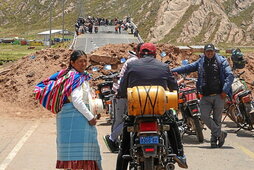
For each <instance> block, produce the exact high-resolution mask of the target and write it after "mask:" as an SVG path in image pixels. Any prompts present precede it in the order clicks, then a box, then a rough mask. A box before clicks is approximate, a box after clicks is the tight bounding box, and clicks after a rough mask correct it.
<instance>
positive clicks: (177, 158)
mask: <svg viewBox="0 0 254 170" xmlns="http://www.w3.org/2000/svg"><path fill="white" fill-rule="evenodd" d="M174 160H175V161H176V162H177V164H178V166H179V167H181V168H185V169H187V168H188V165H187V161H186V157H185V156H175V157H174Z"/></svg>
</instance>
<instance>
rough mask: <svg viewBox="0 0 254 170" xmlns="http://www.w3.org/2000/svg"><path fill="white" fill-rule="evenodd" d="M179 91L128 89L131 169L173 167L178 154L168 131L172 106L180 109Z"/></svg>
mask: <svg viewBox="0 0 254 170" xmlns="http://www.w3.org/2000/svg"><path fill="white" fill-rule="evenodd" d="M177 107H178V100H177V92H176V91H174V92H167V91H165V90H164V88H163V87H161V86H135V87H133V88H128V116H127V118H126V121H125V122H127V131H128V132H129V134H130V155H124V156H123V158H124V159H130V160H131V161H130V165H129V168H130V170H173V169H175V166H174V163H175V157H176V155H175V154H173V152H172V148H171V146H170V142H169V140H168V135H167V131H169V129H170V125H169V124H167V123H166V122H167V121H168V120H169V119H171V116H172V114H171V112H166V110H169V109H170V108H177Z"/></svg>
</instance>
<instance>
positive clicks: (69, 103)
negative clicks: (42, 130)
mask: <svg viewBox="0 0 254 170" xmlns="http://www.w3.org/2000/svg"><path fill="white" fill-rule="evenodd" d="M87 62H88V58H87V55H86V54H85V53H84V52H83V51H80V50H75V51H73V52H72V54H71V56H70V65H69V67H68V68H67V69H65V70H63V71H62V73H63V74H61V75H58V74H57V76H54V78H53V79H52V81H55V82H58V83H59V82H60V80H61V81H64V82H65V83H64V85H66V86H65V87H62V86H57V87H61V88H63V89H67V93H66V95H65V96H64V97H62V98H61V99H63V104H62V105H61V111H60V112H59V113H57V165H56V168H58V169H91V170H99V169H102V167H101V155H100V148H99V144H98V141H97V130H96V127H95V125H96V118H95V116H94V115H93V113H91V111H90V108H89V99H90V97H89V94H90V92H89V90H90V88H89V83H88V80H89V76H88V74H87V73H86V71H85V70H86V66H87ZM190 72H198V81H197V89H198V92H199V93H200V94H201V95H202V98H201V100H200V109H201V119H202V120H203V121H204V123H205V125H206V126H207V127H208V128H209V129H210V130H211V140H210V145H211V147H212V148H218V147H222V146H223V145H224V143H225V139H226V137H227V133H226V132H224V131H222V128H221V119H222V112H223V108H224V102H225V98H226V96H227V95H228V96H232V90H231V84H232V82H233V79H234V76H233V73H232V71H231V68H230V66H229V63H228V61H227V59H226V58H225V57H223V56H221V55H219V54H218V53H216V49H215V47H214V45H213V44H207V45H205V46H204V54H201V55H200V58H199V59H198V60H197V61H195V62H193V63H190V64H187V65H184V66H181V67H177V68H173V69H170V68H169V67H168V65H167V64H165V63H162V62H160V61H158V60H157V59H156V46H155V45H154V44H152V43H141V44H138V45H137V46H136V47H135V49H134V51H130V52H129V58H128V60H127V62H125V63H124V65H123V67H122V69H121V72H120V76H119V78H120V80H121V81H120V84H115V85H114V90H115V91H116V96H117V101H116V103H117V104H116V105H117V108H118V109H117V110H116V113H115V120H114V124H113V131H112V134H111V135H106V136H104V141H105V143H106V144H107V146H108V148H109V149H110V151H112V152H115V151H118V147H117V145H116V143H115V141H116V139H117V137H118V136H119V135H120V134H122V141H121V144H120V149H119V153H118V158H117V164H116V169H117V170H127V166H128V160H124V159H123V158H122V156H123V155H124V154H128V152H129V147H130V144H129V140H130V139H129V135H128V132H127V127H125V125H124V122H123V119H122V118H123V116H124V114H126V112H127V100H126V97H127V88H129V87H134V86H144V85H158V86H162V87H163V88H164V89H167V90H178V85H177V82H176V79H175V77H174V74H177V73H178V74H183V73H190ZM69 75H74V78H69V79H68V76H69ZM87 76H88V77H87ZM62 77H67V78H66V79H61V78H62ZM84 77H85V78H84ZM75 78H77V80H78V81H75V80H76V79H75ZM57 80H58V81H57ZM81 80H82V81H81ZM66 82H68V83H66ZM77 82H79V83H77ZM56 84H57V83H53V84H52V85H51V86H53V87H54V86H55V85H56ZM211 115H212V116H211ZM170 127H171V128H170V130H169V131H168V139H169V141H170V143H171V145H172V149H173V153H174V154H176V158H175V161H176V162H177V163H178V165H179V166H180V167H182V168H188V165H187V161H186V156H185V154H184V149H183V145H182V142H181V136H180V133H179V129H178V125H177V123H176V121H171V122H170Z"/></svg>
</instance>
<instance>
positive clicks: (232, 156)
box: [0, 117, 254, 170]
mask: <svg viewBox="0 0 254 170" xmlns="http://www.w3.org/2000/svg"><path fill="white" fill-rule="evenodd" d="M105 122H106V121H105V119H102V120H100V121H99V122H98V125H97V129H98V132H99V133H98V140H99V143H100V148H101V154H102V158H103V161H102V165H103V168H104V170H114V168H115V162H116V157H117V155H116V154H112V153H109V152H108V150H107V148H106V146H105V144H104V143H103V140H102V136H103V135H105V134H107V133H109V131H110V126H108V125H105ZM0 126H1V128H0V137H1V138H0V139H1V140H0V170H4V169H6V170H15V169H19V170H46V169H47V170H54V169H55V168H54V167H55V161H56V143H55V141H56V128H55V118H44V119H41V120H27V119H21V118H13V117H1V119H0ZM223 129H225V130H227V132H228V133H229V134H228V137H227V140H226V143H225V146H224V147H223V148H221V149H210V147H209V131H208V130H207V131H205V143H203V144H199V143H197V142H196V138H195V137H194V136H184V138H183V142H184V148H185V153H186V155H187V158H188V164H189V169H190V170H251V169H253V167H254V134H253V132H247V131H244V130H241V131H239V132H238V133H234V131H235V130H237V128H236V126H235V125H234V124H233V123H232V122H231V121H229V120H227V121H226V123H225V124H223ZM176 169H178V170H179V169H180V168H179V167H177V166H176Z"/></svg>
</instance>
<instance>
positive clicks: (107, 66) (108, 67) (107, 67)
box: [103, 65, 112, 70]
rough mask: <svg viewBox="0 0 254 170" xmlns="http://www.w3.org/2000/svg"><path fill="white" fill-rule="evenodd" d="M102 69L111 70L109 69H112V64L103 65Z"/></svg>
mask: <svg viewBox="0 0 254 170" xmlns="http://www.w3.org/2000/svg"><path fill="white" fill-rule="evenodd" d="M103 69H104V70H111V69H112V66H111V65H105V66H104V68H103Z"/></svg>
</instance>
